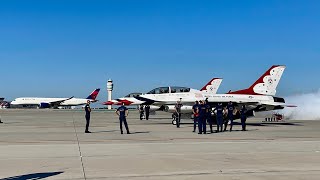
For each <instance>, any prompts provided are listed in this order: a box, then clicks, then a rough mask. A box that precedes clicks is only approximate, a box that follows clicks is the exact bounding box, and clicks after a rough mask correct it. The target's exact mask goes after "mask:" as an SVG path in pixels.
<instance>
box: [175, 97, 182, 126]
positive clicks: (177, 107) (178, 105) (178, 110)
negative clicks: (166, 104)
mask: <svg viewBox="0 0 320 180" xmlns="http://www.w3.org/2000/svg"><path fill="white" fill-rule="evenodd" d="M182 106H183V105H182V104H181V98H180V101H177V103H176V105H175V106H174V108H175V111H176V112H175V113H176V124H177V128H180V121H181V107H182Z"/></svg>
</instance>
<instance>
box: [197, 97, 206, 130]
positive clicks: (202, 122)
mask: <svg viewBox="0 0 320 180" xmlns="http://www.w3.org/2000/svg"><path fill="white" fill-rule="evenodd" d="M206 116H207V108H206V106H205V104H204V102H203V101H200V106H199V122H198V126H199V134H202V133H203V134H207V123H206V120H207V117H206Z"/></svg>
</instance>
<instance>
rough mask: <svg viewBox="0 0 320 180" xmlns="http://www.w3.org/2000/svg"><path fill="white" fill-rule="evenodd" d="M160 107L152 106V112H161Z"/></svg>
mask: <svg viewBox="0 0 320 180" xmlns="http://www.w3.org/2000/svg"><path fill="white" fill-rule="evenodd" d="M159 110H160V107H159V106H150V111H159Z"/></svg>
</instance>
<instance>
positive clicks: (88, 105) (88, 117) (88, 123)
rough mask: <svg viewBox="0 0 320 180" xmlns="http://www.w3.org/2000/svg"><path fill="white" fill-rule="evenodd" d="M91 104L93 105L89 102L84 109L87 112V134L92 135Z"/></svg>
mask: <svg viewBox="0 0 320 180" xmlns="http://www.w3.org/2000/svg"><path fill="white" fill-rule="evenodd" d="M90 103H91V102H90V100H88V101H87V104H86V106H85V107H84V110H85V111H86V115H85V118H86V130H85V133H91V132H90V131H89V126H90V114H91V107H90Z"/></svg>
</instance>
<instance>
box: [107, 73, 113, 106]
mask: <svg viewBox="0 0 320 180" xmlns="http://www.w3.org/2000/svg"><path fill="white" fill-rule="evenodd" d="M107 91H108V101H111V100H112V91H113V81H112V80H111V79H109V80H108V82H107ZM108 109H112V106H111V105H108Z"/></svg>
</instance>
